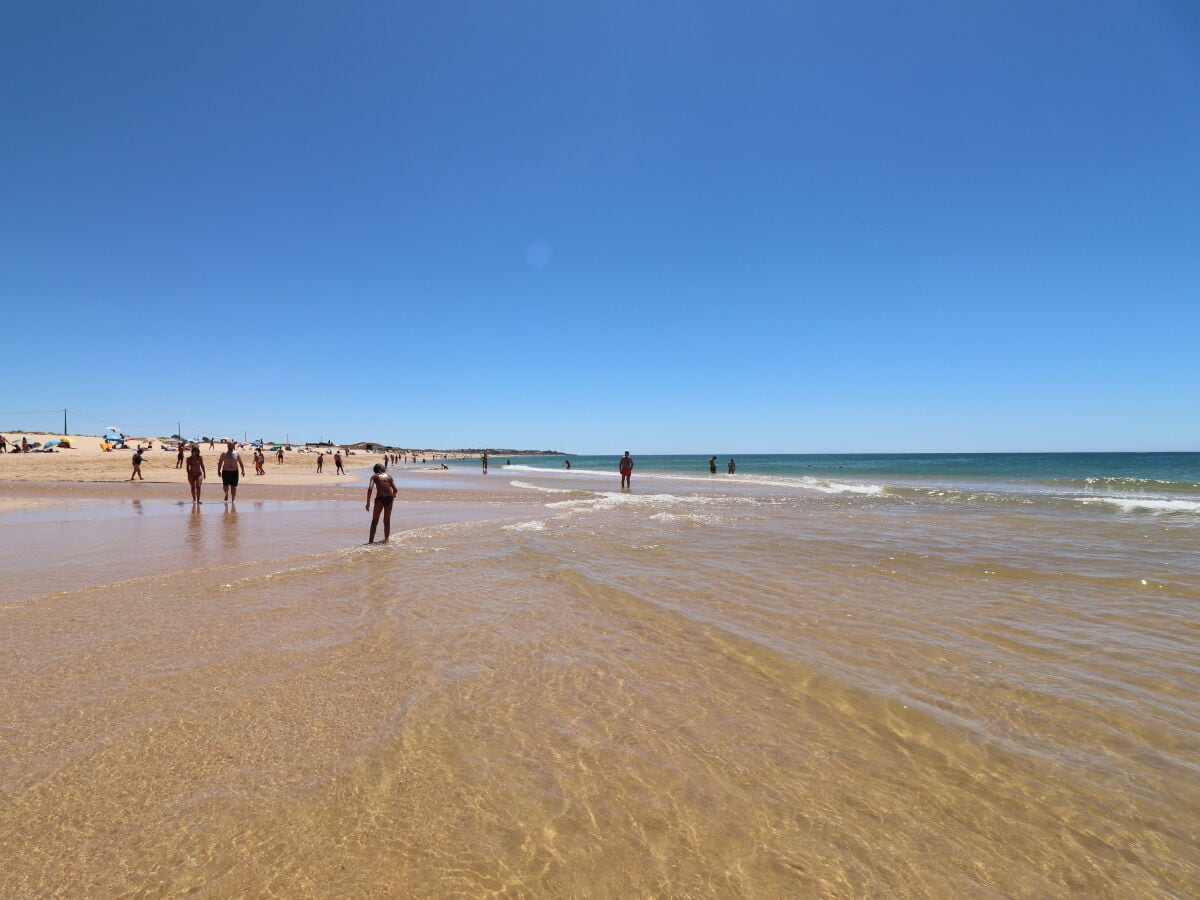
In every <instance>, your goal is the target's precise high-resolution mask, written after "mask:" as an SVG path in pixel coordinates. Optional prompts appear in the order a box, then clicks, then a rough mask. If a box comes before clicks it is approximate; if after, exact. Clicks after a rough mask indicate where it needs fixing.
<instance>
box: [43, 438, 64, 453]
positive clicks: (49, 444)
mask: <svg viewBox="0 0 1200 900" xmlns="http://www.w3.org/2000/svg"><path fill="white" fill-rule="evenodd" d="M61 443H62V441H60V440H57V439H55V440H53V441H46V443H44V444H42V449H43V450H49V449H50V448H51V447H57V446H58V445H59V444H61Z"/></svg>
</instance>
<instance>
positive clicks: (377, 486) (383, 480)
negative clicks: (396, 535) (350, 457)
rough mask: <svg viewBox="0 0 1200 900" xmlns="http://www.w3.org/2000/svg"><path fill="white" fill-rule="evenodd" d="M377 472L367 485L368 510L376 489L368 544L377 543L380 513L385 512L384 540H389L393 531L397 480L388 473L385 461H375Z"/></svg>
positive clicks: (375, 470) (385, 541)
mask: <svg viewBox="0 0 1200 900" xmlns="http://www.w3.org/2000/svg"><path fill="white" fill-rule="evenodd" d="M374 472H375V474H374V475H372V476H371V482H370V483H369V484H368V485H367V510H368V511H370V509H371V490H372V489H374V490H375V512H374V514H373V515H372V516H371V534H370V537H369V538H368V539H367V543H368V544H373V543H375V529H376V528H377V527H378V525H379V515H380V513H382V514H383V542H384V543H385V544H386V543H387V542H388V537H389V536H390V535H391V533H392V501H393V500H395V499H396V482H395V481H393V480H392V476H391V475H389V474H388V473H387V470H386V469H385V468H384V467H383V463H375V467H374Z"/></svg>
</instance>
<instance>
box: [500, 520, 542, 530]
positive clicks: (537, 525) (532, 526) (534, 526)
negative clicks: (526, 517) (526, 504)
mask: <svg viewBox="0 0 1200 900" xmlns="http://www.w3.org/2000/svg"><path fill="white" fill-rule="evenodd" d="M503 530H504V531H545V530H546V523H545V522H539V521H537V520H536V519H535V520H533V521H532V522H518V523H516V524H515V525H505V526H503Z"/></svg>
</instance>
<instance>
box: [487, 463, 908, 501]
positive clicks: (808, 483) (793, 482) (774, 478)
mask: <svg viewBox="0 0 1200 900" xmlns="http://www.w3.org/2000/svg"><path fill="white" fill-rule="evenodd" d="M509 469H519V470H521V471H523V472H530V473H536V474H538V475H549V476H552V477H558V478H571V477H578V476H580V475H595V476H599V477H601V478H611V477H615V476H616V474H617V473H616V471H602V470H599V469H579V468H575V469H571V470H569V471H568V470H563V469H546V468H541V467H538V466H517V465H513V466H505V470H506V471H507V470H509ZM634 477H635V478H637V479H638V480H639V481H640V480H642V479H646V478H648V479H651V480H655V481H660V480H661V481H694V482H699V483H703V484H710V485H717V486H720V485H724V484H749V485H756V486H761V487H782V488H793V489H794V488H801V489H803V490H810V491H818V492H820V493H822V494H865V495H868V496H874V495H876V494H882V493H883V492H884V490H885V488H884V486H883V485H881V484H872V483H865V484H864V483H859V482H848V481H832V480H829V479H823V478H814V477H813V476H811V475H802V476H795V477H789V476H784V475H747V474H736V475H688V474H684V473H675V472H644V471H635V472H634ZM513 484H514V485H517V482H513ZM517 486H519V487H534V486H533V485H530V484H528V483H527V482H521V483H520V484H519V485H517ZM537 489H538V490H544V491H547V492H551V491H553V490H555V489H554V488H537ZM559 490H561V489H559Z"/></svg>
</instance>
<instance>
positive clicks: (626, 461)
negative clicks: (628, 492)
mask: <svg viewBox="0 0 1200 900" xmlns="http://www.w3.org/2000/svg"><path fill="white" fill-rule="evenodd" d="M617 468H618V469H619V470H620V472H621V487H622V488H625V489H629V488H630V484H629V481H630V479H631V478H632V477H633V457H632V456H630V455H629V451H628V450H626V451H625V455H624V456H622V457H621V462H620V464H619V465H618V466H617Z"/></svg>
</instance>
